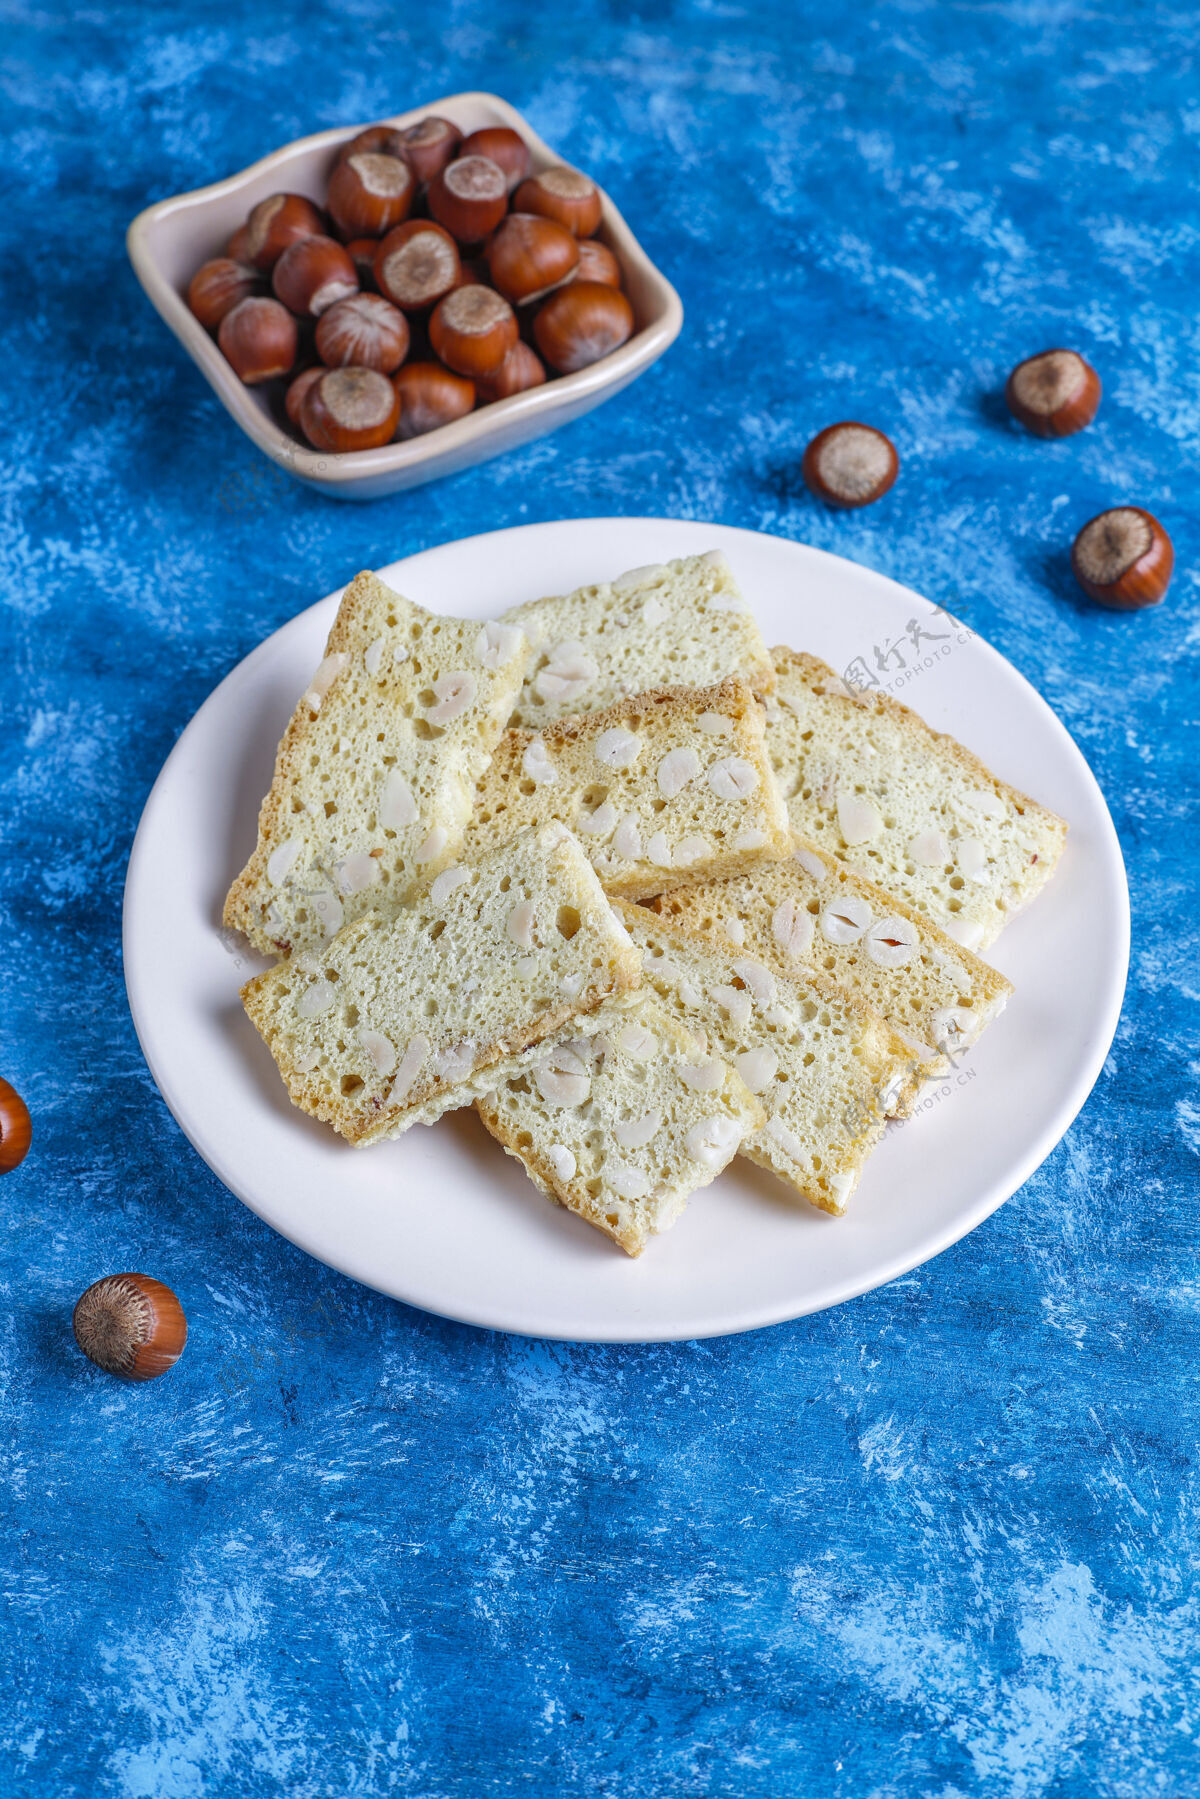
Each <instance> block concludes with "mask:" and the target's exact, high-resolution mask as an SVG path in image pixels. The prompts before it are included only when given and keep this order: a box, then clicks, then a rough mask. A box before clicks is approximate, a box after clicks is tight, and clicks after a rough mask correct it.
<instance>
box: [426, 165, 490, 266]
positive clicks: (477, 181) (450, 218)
mask: <svg viewBox="0 0 1200 1799" xmlns="http://www.w3.org/2000/svg"><path fill="white" fill-rule="evenodd" d="M429 210H430V212H431V213H432V214H433V216H434V218H435V219H436V220H437V222H438V224H439V225H443V226H444V227H445V228H446V230H447V231H448V232H449V233H450V235H451V237H453V238H454V239H455V240H456V241H457V242H458V243H460V244H477V243H480V242H482V240H483V239H484V238H485V237H486V236H487V235H488V233H489V232H490V231H494V230H495V229H496V226H497V225H498V224H499V223H500V221H501V219H502V218H503V217H504V215H505V213H506V212H507V211H508V186H507V183H506V181H505V178H504V171H503V170H502V169H501V168H500V167H499V166H498V165H497V164H496V163H494V162H492V161H491V160H490V159H489V158H488V157H486V156H460V157H459V159H458V161H457V162H448V163H447V164H446V167H445V168H444V169H439V171H438V173H437V174H436V175H435V176H434V178H433V180H432V181H431V182H430V183H429Z"/></svg>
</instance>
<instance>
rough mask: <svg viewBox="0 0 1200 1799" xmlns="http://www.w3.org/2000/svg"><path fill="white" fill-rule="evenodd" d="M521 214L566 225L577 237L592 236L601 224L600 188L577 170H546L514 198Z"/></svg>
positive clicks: (525, 183) (534, 177)
mask: <svg viewBox="0 0 1200 1799" xmlns="http://www.w3.org/2000/svg"><path fill="white" fill-rule="evenodd" d="M513 206H514V207H515V208H516V210H517V211H518V212H536V213H538V214H539V215H540V216H541V217H542V218H544V219H554V220H555V221H556V223H557V224H559V225H565V226H566V228H567V230H568V231H569V232H571V234H572V236H574V237H590V236H591V235H592V232H593V231H595V229H596V227H597V226H598V225H599V223H600V216H601V210H602V208H601V203H600V189H599V188H598V187H597V186H596V183H595V182H594V181H589V179H588V177H587V176H586V175H581V174H580V173H579V171H578V169H568V168H555V169H543V170H542V172H541V174H540V175H530V176H529V178H528V179H527V180H525V181H522V183H521V185H520V187H519V188H518V189H517V191H516V193H515V194H514V195H513Z"/></svg>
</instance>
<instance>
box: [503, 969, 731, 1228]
mask: <svg viewBox="0 0 1200 1799" xmlns="http://www.w3.org/2000/svg"><path fill="white" fill-rule="evenodd" d="M476 1109H477V1111H478V1113H479V1116H480V1117H481V1118H482V1119H483V1122H484V1124H485V1125H486V1126H487V1128H488V1130H489V1131H491V1133H492V1135H493V1137H495V1138H497V1139H498V1140H499V1142H501V1143H502V1144H503V1145H504V1148H505V1150H506V1151H507V1153H508V1154H509V1155H510V1156H515V1157H516V1158H517V1160H518V1161H519V1162H520V1163H521V1164H522V1165H523V1167H524V1168H525V1171H526V1173H527V1174H528V1175H529V1178H530V1179H531V1180H532V1181H533V1182H534V1184H535V1186H537V1187H539V1188H540V1189H541V1191H542V1192H543V1193H545V1194H546V1195H547V1196H548V1198H550V1199H553V1200H557V1202H558V1204H559V1205H561V1206H565V1207H566V1208H567V1209H568V1211H571V1212H577V1213H578V1214H579V1216H580V1217H581V1218H585V1219H586V1220H587V1222H588V1223H589V1224H594V1225H595V1226H596V1228H597V1230H601V1231H604V1232H605V1233H606V1234H607V1235H608V1236H610V1237H612V1238H613V1240H614V1242H617V1243H619V1244H620V1245H621V1248H622V1249H623V1250H625V1252H626V1254H627V1255H631V1256H637V1255H640V1254H641V1253H642V1250H643V1249H644V1248H645V1246H646V1240H647V1238H648V1237H650V1236H652V1235H654V1234H655V1233H656V1232H658V1231H664V1230H666V1229H667V1227H668V1226H669V1225H672V1224H674V1222H675V1220H676V1218H678V1216H679V1214H680V1212H682V1210H683V1208H684V1206H685V1204H686V1203H687V1200H688V1197H689V1195H690V1194H692V1193H694V1192H695V1191H696V1190H697V1188H699V1187H706V1186H707V1185H708V1183H709V1181H711V1180H714V1179H715V1178H716V1176H717V1175H718V1174H719V1173H720V1172H721V1170H722V1168H724V1167H725V1165H726V1163H727V1162H729V1161H730V1160H731V1159H732V1157H733V1156H734V1155H735V1154H736V1153H737V1149H738V1145H739V1144H740V1143H741V1141H742V1138H743V1137H744V1136H746V1135H747V1133H748V1132H750V1131H755V1130H757V1129H759V1127H760V1126H761V1125H763V1124H765V1122H766V1114H765V1113H764V1111H763V1109H762V1107H761V1106H760V1105H759V1103H758V1101H757V1100H756V1099H755V1098H754V1097H753V1095H752V1094H751V1093H750V1092H749V1091H748V1090H747V1088H746V1086H745V1084H744V1083H743V1081H742V1080H741V1079H740V1078H739V1077H738V1075H736V1074H735V1073H734V1072H733V1070H732V1069H730V1068H728V1067H726V1065H725V1064H724V1063H722V1062H715V1061H712V1060H711V1059H710V1058H709V1057H707V1056H706V1055H705V1054H704V1053H703V1052H702V1051H701V1049H700V1047H699V1045H698V1044H697V1041H696V1039H695V1038H694V1037H693V1036H692V1035H691V1034H690V1032H688V1031H686V1030H685V1029H684V1028H683V1026H682V1025H681V1024H679V1023H678V1022H677V1021H676V1020H675V1019H673V1018H671V1017H670V1016H669V1015H668V1014H667V1013H666V1012H665V1011H664V1010H663V1008H662V1004H661V1002H658V1001H656V1000H654V999H652V998H644V997H643V995H642V994H640V993H637V994H634V995H633V996H632V998H630V999H628V1000H609V1001H607V1002H606V1003H605V1004H604V1005H602V1006H601V1007H599V1009H598V1010H597V1011H595V1012H592V1013H590V1014H589V1015H588V1016H587V1017H586V1018H580V1019H577V1020H575V1021H574V1022H572V1023H571V1024H570V1025H568V1026H567V1027H566V1028H565V1029H564V1030H562V1031H559V1032H557V1033H556V1034H555V1036H554V1038H553V1039H552V1040H551V1041H550V1042H548V1043H540V1044H538V1046H537V1047H536V1048H535V1049H530V1050H526V1051H525V1053H524V1055H522V1056H521V1057H520V1058H519V1060H518V1062H517V1064H516V1066H515V1067H511V1069H510V1072H509V1073H508V1075H507V1077H506V1079H505V1080H504V1081H503V1082H501V1083H500V1084H499V1085H498V1087H497V1089H496V1090H495V1091H494V1092H492V1093H490V1094H488V1095H486V1096H485V1097H484V1098H483V1099H481V1100H478V1101H477V1102H476Z"/></svg>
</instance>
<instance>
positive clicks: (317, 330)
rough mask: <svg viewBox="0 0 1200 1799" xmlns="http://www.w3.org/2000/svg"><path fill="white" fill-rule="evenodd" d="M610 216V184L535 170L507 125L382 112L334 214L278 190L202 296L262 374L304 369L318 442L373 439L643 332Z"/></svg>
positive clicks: (437, 418)
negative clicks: (605, 226)
mask: <svg viewBox="0 0 1200 1799" xmlns="http://www.w3.org/2000/svg"><path fill="white" fill-rule="evenodd" d="M600 219H601V202H600V193H599V190H598V189H597V187H596V185H595V183H594V182H592V181H589V180H588V178H587V176H586V175H581V174H579V173H578V172H577V171H576V170H575V169H569V168H550V169H543V170H542V171H541V173H540V174H536V175H535V174H533V173H532V163H531V159H530V154H529V147H528V145H527V144H526V143H525V141H524V139H523V138H522V137H521V136H520V134H519V133H518V132H516V131H512V130H510V129H509V128H508V127H507V126H491V127H488V128H487V129H485V130H482V131H473V132H471V133H470V135H469V136H467V137H464V136H463V134H462V133H461V132H460V131H459V129H458V127H457V126H456V125H453V124H451V122H450V120H449V119H441V118H434V117H430V118H426V119H422V120H420V122H419V123H418V124H416V125H410V126H408V127H407V128H404V129H397V128H396V127H394V126H390V125H372V126H370V127H369V128H368V129H367V130H366V131H361V132H359V134H358V136H357V137H354V138H351V139H350V141H349V142H348V143H346V144H344V145H343V146H342V148H341V150H340V151H339V152H338V156H337V161H336V164H335V165H334V168H333V172H332V174H331V176H330V180H329V188H328V192H327V194H326V212H325V213H322V211H321V210H320V209H319V208H318V207H317V206H316V205H314V203H313V202H312V201H311V200H308V199H305V197H304V196H303V195H301V194H272V195H270V196H269V197H268V198H267V199H265V200H260V201H259V203H258V205H257V206H255V207H254V209H253V210H252V212H251V213H250V215H249V217H248V218H247V219H246V221H245V223H244V224H243V225H240V226H239V227H238V229H237V230H236V231H235V232H234V234H233V237H232V238H231V240H230V242H229V246H228V249H227V251H226V253H225V255H224V256H220V257H217V258H216V259H215V260H213V261H211V262H206V263H205V264H204V265H203V267H202V268H200V269H198V270H197V271H196V274H195V275H194V276H193V278H192V281H191V285H190V286H189V288H188V294H187V299H188V305H189V306H190V307H191V310H192V312H193V313H194V314H195V315H196V317H197V318H198V319H199V320H200V323H201V324H202V325H204V326H205V327H206V329H208V330H210V331H215V332H216V335H217V342H218V344H219V345H220V348H221V351H222V353H223V354H224V356H225V358H226V359H227V361H228V362H229V363H230V365H231V366H232V367H233V369H234V370H235V371H236V373H237V374H238V375H239V376H240V378H241V379H242V380H243V381H244V382H246V383H247V385H248V386H252V387H257V386H259V385H261V384H262V383H264V382H270V381H280V380H283V381H287V383H288V385H287V389H286V393H285V396H284V408H285V410H286V413H287V416H288V419H289V420H290V421H291V423H292V425H293V426H294V427H295V428H296V429H297V430H298V431H300V432H302V433H303V435H304V437H305V438H306V439H307V440H308V442H309V443H310V444H312V446H313V447H314V449H318V450H331V451H339V452H340V451H345V450H373V449H377V448H378V447H379V446H380V445H381V444H386V443H391V442H392V440H393V439H400V440H402V441H403V440H405V439H407V438H411V437H418V436H421V435H422V434H423V433H425V432H427V431H434V430H436V429H437V428H438V426H439V425H447V424H450V423H451V422H452V421H453V420H454V419H458V418H462V417H463V416H464V415H465V414H466V413H468V412H471V411H472V410H473V409H474V408H475V407H476V406H486V405H488V404H490V403H491V402H492V401H493V400H505V399H508V398H509V397H510V396H511V395H512V394H518V393H522V392H524V390H525V389H526V388H531V387H539V386H541V384H542V383H543V382H544V381H546V380H547V379H549V378H551V377H552V376H554V375H569V374H573V373H574V372H575V371H576V370H577V369H584V368H587V367H589V366H590V365H591V364H592V363H594V362H599V361H600V359H601V358H602V357H604V356H607V355H609V354H610V352H611V351H613V350H615V349H617V348H618V347H619V346H620V345H621V344H623V343H624V342H625V341H626V339H627V338H628V337H629V336H630V335H631V333H632V331H633V309H632V307H631V306H630V304H629V301H628V299H627V298H626V296H625V294H624V293H623V292H622V289H621V269H620V265H619V264H618V262H617V259H616V257H615V256H614V255H613V253H612V251H611V250H610V249H609V248H608V247H607V246H606V245H605V244H602V243H598V242H597V241H596V239H595V238H594V236H593V233H594V232H595V231H596V229H597V228H598V226H599V224H600ZM268 285H269V287H270V289H271V292H270V293H268V291H267V289H268Z"/></svg>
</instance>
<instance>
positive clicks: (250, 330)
mask: <svg viewBox="0 0 1200 1799" xmlns="http://www.w3.org/2000/svg"><path fill="white" fill-rule="evenodd" d="M298 342H299V338H298V334H297V331H296V321H295V319H294V318H293V317H292V315H291V313H290V312H289V311H288V309H287V307H286V306H281V305H280V303H279V301H278V300H272V299H269V298H267V297H266V296H265V295H264V296H262V297H259V296H256V295H251V297H250V299H248V300H239V301H238V304H237V305H236V306H235V307H234V309H233V311H232V312H227V313H226V314H225V317H224V318H223V319H222V320H221V323H220V326H219V327H218V330H217V343H218V345H219V346H220V350H221V354H222V356H224V358H225V360H226V362H228V363H229V364H230V366H231V367H232V368H233V371H234V373H235V374H236V375H238V376H239V377H240V378H241V380H243V381H244V382H245V383H246V386H247V387H257V386H258V385H259V383H260V382H262V381H271V380H273V379H274V378H275V376H276V375H290V374H291V372H292V369H293V368H294V367H295V363H296V349H297V345H298Z"/></svg>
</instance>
